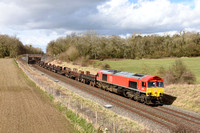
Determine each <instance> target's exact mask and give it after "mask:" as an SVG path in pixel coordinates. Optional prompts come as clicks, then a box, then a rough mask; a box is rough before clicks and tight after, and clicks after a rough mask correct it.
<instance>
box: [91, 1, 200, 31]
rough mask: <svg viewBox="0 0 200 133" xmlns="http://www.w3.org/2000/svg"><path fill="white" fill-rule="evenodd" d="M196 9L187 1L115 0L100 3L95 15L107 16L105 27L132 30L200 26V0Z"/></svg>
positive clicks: (99, 17)
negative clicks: (135, 0) (133, 0)
mask: <svg viewBox="0 0 200 133" xmlns="http://www.w3.org/2000/svg"><path fill="white" fill-rule="evenodd" d="M194 2H195V4H194V5H195V7H194V9H193V8H191V6H190V5H185V4H183V3H172V2H170V1H169V0H153V1H149V0H139V1H138V2H137V3H131V2H130V1H128V0H111V1H108V2H106V3H104V4H102V5H99V6H98V7H97V9H98V14H97V15H94V16H92V17H93V19H95V17H96V18H98V21H100V20H103V22H102V23H103V28H109V29H110V30H112V29H121V30H122V31H123V32H124V31H125V30H132V31H133V32H134V31H135V32H148V33H149V32H161V31H162V32H163V31H170V30H183V29H185V28H195V27H196V28H198V29H197V30H199V29H200V27H199V26H198V24H200V23H199V22H200V0H195V1H194Z"/></svg>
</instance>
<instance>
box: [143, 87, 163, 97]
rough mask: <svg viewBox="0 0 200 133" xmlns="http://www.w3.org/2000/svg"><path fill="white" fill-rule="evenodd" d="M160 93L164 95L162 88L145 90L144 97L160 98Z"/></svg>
mask: <svg viewBox="0 0 200 133" xmlns="http://www.w3.org/2000/svg"><path fill="white" fill-rule="evenodd" d="M150 93H151V94H150ZM160 93H162V94H163V93H164V88H147V92H146V95H147V96H155V97H160V96H162V95H160ZM149 94H150V95H149Z"/></svg>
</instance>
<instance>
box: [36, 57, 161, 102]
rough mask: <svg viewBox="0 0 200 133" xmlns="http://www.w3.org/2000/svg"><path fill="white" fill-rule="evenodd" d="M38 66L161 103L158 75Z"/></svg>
mask: <svg viewBox="0 0 200 133" xmlns="http://www.w3.org/2000/svg"><path fill="white" fill-rule="evenodd" d="M37 63H38V64H39V66H41V67H44V68H46V69H48V70H50V71H53V72H56V73H58V74H61V75H64V76H67V77H69V78H72V79H74V80H77V81H80V82H82V83H86V84H90V85H92V86H96V87H98V88H101V89H103V90H107V91H110V92H115V93H118V94H121V95H123V96H125V97H128V98H130V99H133V100H135V101H139V102H142V103H146V104H162V103H163V101H162V97H163V93H164V80H163V79H162V78H160V77H158V76H153V75H144V74H137V73H130V72H123V71H117V70H99V71H98V72H97V74H96V75H92V74H90V72H89V71H87V72H86V74H84V72H83V71H79V72H78V70H77V69H73V70H71V69H70V68H67V67H64V68H63V67H61V66H56V65H54V64H47V63H44V62H42V61H38V62H37Z"/></svg>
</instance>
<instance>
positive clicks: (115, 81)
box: [96, 70, 164, 104]
mask: <svg viewBox="0 0 200 133" xmlns="http://www.w3.org/2000/svg"><path fill="white" fill-rule="evenodd" d="M96 79H97V84H98V86H99V87H101V88H103V89H106V90H109V91H112V92H116V93H120V94H122V95H124V96H125V97H128V98H131V99H134V100H136V101H140V102H144V103H147V104H162V97H163V93H164V80H163V79H162V78H160V77H158V76H153V75H144V74H137V73H130V72H123V71H116V70H100V71H98V72H97V77H96Z"/></svg>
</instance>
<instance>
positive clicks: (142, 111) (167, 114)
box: [33, 65, 200, 132]
mask: <svg viewBox="0 0 200 133" xmlns="http://www.w3.org/2000/svg"><path fill="white" fill-rule="evenodd" d="M33 67H35V68H36V69H38V70H40V71H42V72H43V73H46V74H48V75H50V76H52V77H54V78H56V79H58V80H60V81H62V82H64V83H67V84H69V85H71V86H74V87H76V88H78V89H80V90H82V91H85V92H87V93H89V94H92V95H94V96H96V97H99V98H101V99H104V100H106V101H108V102H110V103H112V104H114V105H117V106H119V107H121V108H123V109H125V110H128V111H129V112H131V113H133V114H136V115H138V116H141V117H143V118H145V119H148V120H150V121H152V122H155V123H157V124H159V125H161V126H163V127H166V128H168V129H169V130H170V131H177V129H178V128H180V126H184V128H186V129H187V131H190V132H200V117H195V116H192V115H188V114H186V113H183V112H178V111H176V110H173V109H169V108H167V107H151V106H147V105H144V104H141V103H138V102H135V101H133V100H130V99H127V98H125V97H121V96H119V95H117V94H113V93H107V92H106V91H104V90H101V89H98V88H95V87H92V86H89V85H86V84H83V83H80V82H77V81H75V80H72V79H69V78H67V77H64V76H62V75H59V74H56V73H53V72H51V71H48V70H46V69H44V68H41V67H39V66H38V65H33Z"/></svg>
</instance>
